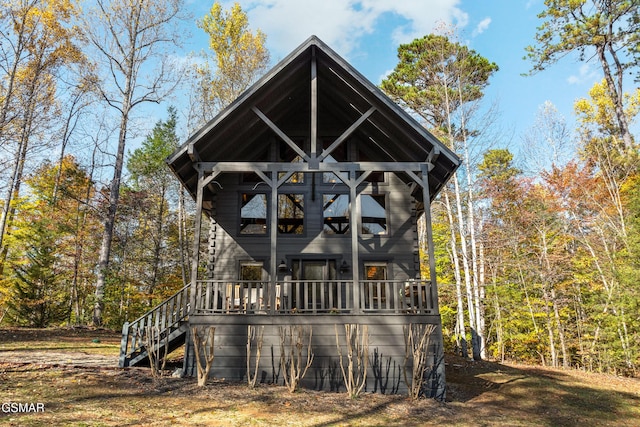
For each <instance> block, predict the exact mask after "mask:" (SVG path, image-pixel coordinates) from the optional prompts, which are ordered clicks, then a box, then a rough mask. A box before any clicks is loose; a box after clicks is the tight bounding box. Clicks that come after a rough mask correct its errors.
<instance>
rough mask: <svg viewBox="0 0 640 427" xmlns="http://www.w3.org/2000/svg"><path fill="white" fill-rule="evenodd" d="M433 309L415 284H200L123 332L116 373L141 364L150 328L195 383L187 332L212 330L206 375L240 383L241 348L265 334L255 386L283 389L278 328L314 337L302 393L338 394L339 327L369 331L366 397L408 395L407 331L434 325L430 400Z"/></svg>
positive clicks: (440, 384)
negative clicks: (180, 358) (180, 350)
mask: <svg viewBox="0 0 640 427" xmlns="http://www.w3.org/2000/svg"><path fill="white" fill-rule="evenodd" d="M434 301H435V299H434V298H433V289H432V287H431V284H430V282H429V281H418V280H409V281H352V280H334V281H279V282H277V284H276V285H275V287H274V286H273V284H272V283H271V282H269V281H241V280H201V281H198V282H197V285H196V292H195V293H192V292H191V286H187V287H185V288H183V289H182V290H180V291H179V292H178V293H176V294H175V295H174V296H172V297H171V298H169V299H167V300H166V301H165V302H164V303H162V304H160V305H159V306H158V307H156V308H155V309H154V310H151V311H150V312H148V313H146V314H145V315H144V316H141V317H140V318H139V319H136V320H135V321H133V322H131V323H127V324H125V325H124V327H123V340H122V349H121V360H120V366H122V367H124V366H133V365H135V364H139V363H141V362H142V363H144V361H145V360H146V359H145V357H146V356H145V353H146V350H145V341H144V335H145V331H146V330H147V328H149V327H156V328H158V330H160V331H162V332H161V334H162V335H163V336H164V337H166V339H165V342H166V343H167V344H166V345H169V346H170V348H171V349H173V348H176V347H178V346H179V345H184V344H185V343H186V345H187V346H186V348H185V359H184V373H185V374H186V375H189V376H195V360H194V353H193V343H192V342H191V340H190V338H189V334H190V328H191V327H193V326H212V327H215V328H216V332H215V343H216V344H215V348H216V350H215V361H214V364H213V368H212V371H211V375H212V376H214V377H216V378H225V379H226V380H230V381H246V375H247V362H248V360H247V340H248V336H249V334H250V332H249V331H250V329H249V328H250V327H253V328H254V331H255V330H256V329H260V330H261V332H262V333H263V334H264V338H263V351H262V356H261V358H260V360H259V361H258V363H259V365H260V380H259V381H261V382H264V383H274V384H278V383H281V382H282V379H281V377H280V374H279V372H280V366H279V357H280V342H281V333H282V328H283V327H286V326H290V325H294V326H303V327H305V328H306V329H307V330H310V331H312V339H311V345H312V348H313V353H314V362H313V365H312V367H311V369H310V370H309V373H308V374H307V376H306V377H305V379H304V380H303V381H302V386H303V387H306V388H310V389H315V390H328V391H337V390H339V389H340V387H341V385H340V384H341V377H340V375H341V374H340V372H339V359H338V356H337V355H338V351H337V347H336V346H337V341H340V342H344V340H345V337H344V325H345V324H357V325H362V326H363V325H366V326H367V327H368V328H369V329H368V330H369V334H368V335H369V346H370V350H369V351H370V352H369V379H368V381H367V387H366V390H367V391H371V392H382V393H406V390H407V389H406V384H405V382H404V372H405V370H406V369H408V366H410V365H411V361H410V360H409V362H407V360H408V359H407V355H406V350H405V347H406V344H405V343H406V336H405V335H406V330H407V329H406V328H407V327H408V325H410V324H433V325H436V326H437V328H436V330H435V331H434V335H433V339H432V340H431V344H430V345H429V350H428V353H429V354H430V356H429V357H430V360H431V361H432V362H431V365H432V369H431V371H430V373H429V378H428V379H427V381H429V382H430V383H431V384H430V385H429V386H428V387H427V389H428V390H431V393H432V394H433V395H434V396H436V395H438V394H440V393H444V362H443V361H442V360H441V358H442V354H443V352H442V348H439V346H440V345H441V344H440V343H442V335H441V334H442V332H441V328H440V316H439V314H438V311H437V305H436V303H434ZM191 307H193V309H192V310H191ZM254 347H255V343H254ZM251 357H253V356H251ZM249 362H250V363H253V364H255V363H256V361H255V360H253V361H251V360H249ZM407 363H408V365H407Z"/></svg>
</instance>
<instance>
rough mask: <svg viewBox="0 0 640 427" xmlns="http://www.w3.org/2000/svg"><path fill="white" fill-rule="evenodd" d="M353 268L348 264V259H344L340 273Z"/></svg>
mask: <svg viewBox="0 0 640 427" xmlns="http://www.w3.org/2000/svg"><path fill="white" fill-rule="evenodd" d="M350 269H351V268H350V267H349V264H347V261H344V260H343V261H342V265H340V273H346V272H347V271H349V270H350Z"/></svg>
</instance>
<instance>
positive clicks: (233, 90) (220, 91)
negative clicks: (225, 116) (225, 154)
mask: <svg viewBox="0 0 640 427" xmlns="http://www.w3.org/2000/svg"><path fill="white" fill-rule="evenodd" d="M198 26H199V27H200V28H202V30H204V32H205V33H206V34H207V35H208V36H209V48H210V52H209V53H206V52H204V53H202V58H201V60H200V61H198V64H197V65H196V66H195V68H194V70H193V71H194V91H195V93H196V100H197V104H198V105H197V106H196V108H197V109H198V110H199V111H198V112H197V115H199V116H202V117H198V118H197V121H198V122H202V123H204V122H206V121H208V120H210V119H211V118H213V116H214V115H215V114H216V113H218V112H219V111H221V110H222V109H223V108H224V107H226V106H227V105H229V104H230V103H231V102H233V101H234V100H235V99H236V98H237V97H238V96H239V95H240V94H241V93H242V92H244V90H245V89H247V88H248V87H249V85H251V84H252V83H253V82H255V81H256V80H257V79H258V78H259V77H261V76H262V74H264V73H265V72H266V70H267V67H268V65H269V51H268V50H267V48H266V46H265V42H266V36H265V34H264V33H263V32H262V31H260V30H255V31H252V30H251V29H250V27H249V20H248V18H247V14H246V12H245V11H244V10H242V7H241V6H240V4H239V3H237V2H236V3H234V4H233V6H232V7H231V9H230V10H229V11H226V10H224V9H223V7H222V4H221V3H220V2H219V1H216V2H215V3H214V4H213V6H212V7H211V10H210V11H209V14H207V15H205V16H204V17H203V18H202V19H201V20H200V21H198Z"/></svg>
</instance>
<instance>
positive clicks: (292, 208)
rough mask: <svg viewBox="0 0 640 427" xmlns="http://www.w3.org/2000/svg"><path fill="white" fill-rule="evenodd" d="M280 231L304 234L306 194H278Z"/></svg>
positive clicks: (281, 232) (282, 232)
mask: <svg viewBox="0 0 640 427" xmlns="http://www.w3.org/2000/svg"><path fill="white" fill-rule="evenodd" d="M278 231H279V232H280V234H302V233H303V231H304V195H302V194H278Z"/></svg>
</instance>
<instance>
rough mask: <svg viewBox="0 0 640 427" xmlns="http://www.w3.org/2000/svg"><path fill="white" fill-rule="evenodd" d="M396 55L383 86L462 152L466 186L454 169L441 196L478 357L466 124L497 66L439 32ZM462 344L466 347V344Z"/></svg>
mask: <svg viewBox="0 0 640 427" xmlns="http://www.w3.org/2000/svg"><path fill="white" fill-rule="evenodd" d="M398 59H399V62H398V65H397V66H396V68H395V69H394V71H393V72H392V73H391V74H390V75H389V76H388V77H387V78H386V79H385V80H384V81H383V82H382V85H381V86H382V89H383V90H384V91H385V92H387V93H388V94H389V95H390V96H391V97H392V98H393V99H394V100H395V101H397V102H399V103H400V104H401V105H404V106H405V107H407V108H409V109H411V110H412V111H414V112H415V113H416V114H418V115H419V116H420V117H422V118H423V119H424V120H425V121H426V123H427V124H428V125H429V126H430V127H432V128H433V129H434V132H435V133H436V134H437V135H438V136H440V138H441V139H444V140H445V141H446V142H447V143H448V144H449V146H450V147H451V148H452V149H454V150H455V151H458V152H459V153H460V154H461V155H462V157H463V160H464V163H465V165H466V168H467V170H466V177H467V183H466V184H467V188H468V191H467V192H466V200H464V203H463V198H465V196H463V194H462V191H463V190H462V189H461V185H460V181H459V180H460V176H459V174H458V173H456V174H454V176H453V177H452V179H451V182H452V185H453V191H452V192H451V194H449V193H447V190H445V194H444V198H445V206H446V207H447V210H448V218H449V226H450V227H451V230H452V231H451V242H450V245H451V253H452V257H453V259H452V262H453V264H454V270H455V277H456V281H457V283H456V289H457V290H460V291H459V292H457V294H458V298H457V299H458V322H457V323H458V334H459V336H460V337H461V339H462V340H464V335H466V333H465V331H464V324H461V323H462V316H461V314H460V312H461V310H462V307H463V302H462V301H463V299H464V297H463V295H462V293H461V288H462V286H461V283H460V281H461V280H464V284H465V290H466V301H467V313H468V316H469V324H470V327H471V337H472V348H473V357H474V359H480V358H482V352H483V348H484V346H483V343H482V337H483V335H484V333H483V332H481V331H482V330H483V329H484V326H483V325H484V321H483V320H482V317H481V311H482V309H481V307H480V305H481V303H480V298H481V297H480V295H481V291H480V287H481V285H480V283H479V280H480V276H481V275H480V265H479V263H478V250H477V242H476V236H475V228H476V226H475V223H474V222H475V217H474V209H476V207H475V203H474V198H473V192H472V191H471V177H472V171H471V159H470V158H469V145H468V144H469V137H470V136H471V135H473V134H474V130H472V129H469V128H468V124H469V121H470V116H471V114H472V113H473V111H474V108H473V106H472V105H473V104H474V103H477V102H478V101H479V100H480V99H482V97H483V90H484V88H485V87H486V86H487V85H488V80H489V78H490V77H491V75H492V74H493V73H494V72H495V71H497V70H498V67H497V65H496V64H494V63H491V62H489V61H488V60H487V59H486V58H484V57H482V56H481V55H479V54H478V53H476V52H475V51H473V50H470V49H469V48H468V47H466V46H464V45H462V44H460V43H457V42H455V41H451V40H450V39H449V38H448V37H445V36H441V35H428V36H425V37H423V38H420V39H416V40H414V41H413V42H411V43H409V44H406V45H401V46H400V47H399V48H398ZM465 205H466V206H465ZM465 207H466V209H467V211H466V215H465V211H464V209H465ZM453 230H456V231H455V232H454V231H453ZM459 262H460V263H461V264H462V266H461V267H460V265H459ZM460 268H462V271H460ZM462 349H463V351H464V345H463V346H462Z"/></svg>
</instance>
